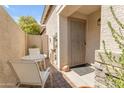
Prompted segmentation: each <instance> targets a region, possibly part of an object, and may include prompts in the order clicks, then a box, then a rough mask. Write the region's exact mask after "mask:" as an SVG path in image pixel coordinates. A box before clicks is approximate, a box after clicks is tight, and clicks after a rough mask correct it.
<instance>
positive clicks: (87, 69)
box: [71, 66, 95, 76]
mask: <svg viewBox="0 0 124 93" xmlns="http://www.w3.org/2000/svg"><path fill="white" fill-rule="evenodd" d="M71 70H73V71H74V72H76V73H77V74H78V75H80V76H82V75H86V74H89V73H92V72H94V71H95V70H94V69H93V68H91V67H90V66H83V67H76V68H72V69H71Z"/></svg>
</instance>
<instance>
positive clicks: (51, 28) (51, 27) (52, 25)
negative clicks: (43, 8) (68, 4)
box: [46, 8, 59, 64]
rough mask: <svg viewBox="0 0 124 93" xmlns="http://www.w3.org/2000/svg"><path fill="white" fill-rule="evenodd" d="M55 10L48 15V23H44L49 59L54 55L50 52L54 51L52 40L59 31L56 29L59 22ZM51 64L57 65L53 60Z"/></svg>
mask: <svg viewBox="0 0 124 93" xmlns="http://www.w3.org/2000/svg"><path fill="white" fill-rule="evenodd" d="M57 9H58V8H55V9H54V10H53V11H52V14H51V15H50V17H49V19H48V21H47V22H46V35H48V44H49V57H51V56H50V55H54V54H53V52H52V50H53V49H54V45H53V43H54V42H53V38H54V36H55V34H56V33H57V32H58V29H59V28H58V27H59V26H58V24H59V20H58V15H57ZM56 54H57V51H56ZM57 57H58V56H57ZM53 63H55V64H57V60H54V62H53Z"/></svg>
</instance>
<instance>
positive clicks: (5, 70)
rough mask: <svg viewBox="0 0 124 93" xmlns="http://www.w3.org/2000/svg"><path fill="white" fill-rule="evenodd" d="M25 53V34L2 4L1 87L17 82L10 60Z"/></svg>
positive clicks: (0, 42) (0, 40) (0, 20)
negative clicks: (9, 63)
mask: <svg viewBox="0 0 124 93" xmlns="http://www.w3.org/2000/svg"><path fill="white" fill-rule="evenodd" d="M24 54H25V34H24V33H23V32H22V31H21V29H20V28H19V27H18V25H17V24H16V23H15V22H14V21H13V19H12V18H11V17H10V16H9V15H8V14H7V12H6V11H5V10H4V9H3V8H2V7H1V6H0V87H4V86H6V87H7V86H11V85H12V84H15V83H16V78H15V77H14V74H13V73H12V71H11V69H10V67H9V65H8V64H7V62H8V60H10V59H15V58H21V57H22V56H24Z"/></svg>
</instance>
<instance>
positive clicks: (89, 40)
mask: <svg viewBox="0 0 124 93" xmlns="http://www.w3.org/2000/svg"><path fill="white" fill-rule="evenodd" d="M99 18H101V11H100V10H97V11H96V12H93V13H92V14H90V15H89V16H88V20H87V31H86V58H85V62H86V63H93V62H94V58H95V50H98V49H99V47H100V25H97V20H98V19H99Z"/></svg>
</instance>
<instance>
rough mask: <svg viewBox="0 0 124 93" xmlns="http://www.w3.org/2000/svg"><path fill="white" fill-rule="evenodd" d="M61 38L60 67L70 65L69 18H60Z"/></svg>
mask: <svg viewBox="0 0 124 93" xmlns="http://www.w3.org/2000/svg"><path fill="white" fill-rule="evenodd" d="M59 28H60V29H59V36H60V41H59V42H60V67H63V66H64V65H68V64H69V47H68V45H69V40H68V39H69V35H68V34H69V31H68V18H67V17H64V16H62V15H60V16H59Z"/></svg>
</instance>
